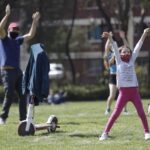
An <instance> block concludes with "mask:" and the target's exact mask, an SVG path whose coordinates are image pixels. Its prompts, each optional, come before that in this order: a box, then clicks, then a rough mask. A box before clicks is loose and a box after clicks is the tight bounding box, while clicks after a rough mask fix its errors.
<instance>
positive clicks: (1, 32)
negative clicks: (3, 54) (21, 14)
mask: <svg viewBox="0 0 150 150" xmlns="http://www.w3.org/2000/svg"><path fill="white" fill-rule="evenodd" d="M5 12H6V14H5V16H4V17H3V19H2V20H1V22H0V38H4V37H5V36H6V31H5V30H4V28H5V26H6V23H7V20H8V18H9V16H10V13H11V9H10V5H9V4H8V5H7V6H6V9H5Z"/></svg>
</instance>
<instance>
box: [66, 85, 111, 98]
mask: <svg viewBox="0 0 150 150" xmlns="http://www.w3.org/2000/svg"><path fill="white" fill-rule="evenodd" d="M63 89H64V91H66V92H67V99H68V100H95V99H97V100H98V99H100V100H102V99H106V98H107V96H108V88H107V87H106V86H100V85H86V86H81V85H69V86H65V87H64V88H63Z"/></svg>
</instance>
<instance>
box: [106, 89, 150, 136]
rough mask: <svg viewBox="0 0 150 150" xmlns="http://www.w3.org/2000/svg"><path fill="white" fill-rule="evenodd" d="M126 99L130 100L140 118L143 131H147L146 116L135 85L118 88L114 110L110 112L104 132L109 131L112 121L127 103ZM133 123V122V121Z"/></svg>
mask: <svg viewBox="0 0 150 150" xmlns="http://www.w3.org/2000/svg"><path fill="white" fill-rule="evenodd" d="M128 101H131V102H132V103H133V104H134V106H135V108H136V111H137V113H138V115H139V117H140V118H141V121H142V124H143V128H144V131H145V132H149V127H148V122H147V118H146V115H145V112H144V109H143V105H142V102H141V98H140V95H139V92H138V88H136V87H129V88H120V89H119V95H118V98H117V102H116V105H115V108H114V111H113V112H112V114H111V116H110V118H109V120H108V122H107V124H106V127H105V129H104V132H105V133H109V131H110V129H111V127H112V126H113V124H114V122H115V121H116V119H117V118H118V117H119V115H120V113H121V111H122V109H123V107H124V106H125V105H126V104H127V102H128ZM133 123H134V122H133Z"/></svg>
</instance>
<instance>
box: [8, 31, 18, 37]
mask: <svg viewBox="0 0 150 150" xmlns="http://www.w3.org/2000/svg"><path fill="white" fill-rule="evenodd" d="M9 35H10V37H11V38H12V39H15V38H16V37H17V36H18V35H19V33H18V32H16V31H11V32H9Z"/></svg>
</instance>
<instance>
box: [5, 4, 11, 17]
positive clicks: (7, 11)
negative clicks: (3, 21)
mask: <svg viewBox="0 0 150 150" xmlns="http://www.w3.org/2000/svg"><path fill="white" fill-rule="evenodd" d="M5 12H6V15H10V12H11V8H10V5H9V4H7V6H6V9H5Z"/></svg>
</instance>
